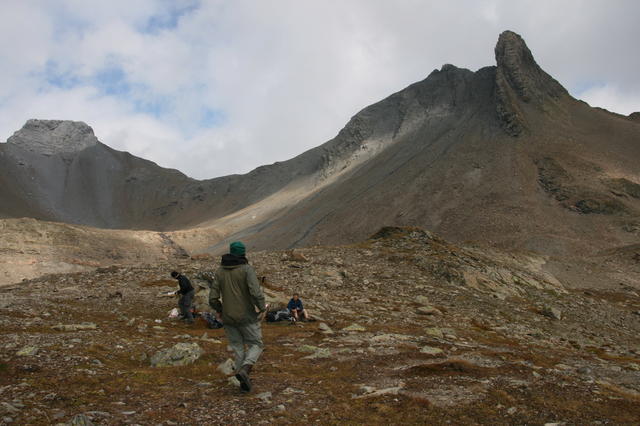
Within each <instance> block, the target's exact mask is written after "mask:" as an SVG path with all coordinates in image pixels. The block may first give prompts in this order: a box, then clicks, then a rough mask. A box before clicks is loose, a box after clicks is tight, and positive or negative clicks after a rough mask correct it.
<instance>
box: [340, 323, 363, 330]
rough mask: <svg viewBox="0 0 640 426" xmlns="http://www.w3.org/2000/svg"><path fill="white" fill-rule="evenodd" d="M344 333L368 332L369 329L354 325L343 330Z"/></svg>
mask: <svg viewBox="0 0 640 426" xmlns="http://www.w3.org/2000/svg"><path fill="white" fill-rule="evenodd" d="M342 331H367V329H366V328H364V327H363V326H361V325H359V324H356V323H353V324H351V325H350V326H348V327H345V328H343V329H342Z"/></svg>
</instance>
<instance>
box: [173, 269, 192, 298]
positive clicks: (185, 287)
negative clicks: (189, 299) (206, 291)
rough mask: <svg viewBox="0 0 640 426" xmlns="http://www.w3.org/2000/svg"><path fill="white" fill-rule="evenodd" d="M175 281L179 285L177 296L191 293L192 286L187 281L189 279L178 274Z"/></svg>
mask: <svg viewBox="0 0 640 426" xmlns="http://www.w3.org/2000/svg"><path fill="white" fill-rule="evenodd" d="M176 279H177V280H178V284H179V285H180V290H178V294H187V293H189V292H190V291H193V286H192V285H191V281H189V278H187V277H185V276H184V275H182V274H180V275H178V277H177V278H176Z"/></svg>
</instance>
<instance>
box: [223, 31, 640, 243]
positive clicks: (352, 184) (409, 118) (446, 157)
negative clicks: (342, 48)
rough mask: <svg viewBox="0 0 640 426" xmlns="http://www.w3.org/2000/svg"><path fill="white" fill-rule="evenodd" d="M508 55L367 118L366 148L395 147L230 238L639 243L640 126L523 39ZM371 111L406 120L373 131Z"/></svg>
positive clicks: (443, 76)
mask: <svg viewBox="0 0 640 426" xmlns="http://www.w3.org/2000/svg"><path fill="white" fill-rule="evenodd" d="M496 62H497V65H496V66H495V67H487V68H483V69H480V70H478V71H477V72H475V73H474V72H471V71H468V70H464V69H458V68H456V67H454V66H451V65H445V66H444V67H443V68H442V69H441V70H439V71H434V72H433V73H432V74H431V75H430V76H429V77H428V78H427V79H425V80H424V81H422V82H419V83H416V84H414V85H412V86H409V87H408V88H406V89H404V90H403V91H401V92H398V93H396V94H394V95H392V96H391V97H389V98H387V99H385V100H383V101H381V102H380V103H378V104H376V105H374V106H373V107H370V108H371V109H367V110H365V111H363V112H362V113H360V114H358V115H357V116H356V117H355V118H354V120H352V123H353V122H354V121H356V120H359V121H360V123H362V126H361V128H360V133H359V134H360V135H362V138H361V139H359V144H360V147H361V149H362V150H365V151H366V150H367V148H368V146H370V145H372V144H378V146H381V147H383V149H380V150H379V152H377V154H376V155H374V156H372V157H371V158H369V159H368V160H367V161H366V162H363V163H361V164H358V165H357V166H356V167H352V168H350V169H349V170H348V171H347V172H346V173H344V174H343V175H342V176H341V177H340V179H339V180H337V181H335V182H332V183H331V184H329V185H326V186H324V187H322V188H320V189H318V190H317V191H316V192H315V193H314V194H313V195H312V196H310V197H308V198H306V199H304V200H303V201H301V202H299V203H297V204H296V205H295V206H292V207H291V208H290V209H288V210H287V211H286V212H285V213H284V214H282V215H280V216H279V217H275V218H272V219H271V220H270V221H268V222H267V223H263V224H262V225H261V226H260V227H256V228H251V229H249V230H248V231H247V230H244V231H243V232H239V233H237V234H236V235H233V236H232V237H231V239H233V238H245V239H251V240H252V241H253V242H254V244H255V245H256V246H258V247H264V246H267V245H268V244H271V245H273V244H276V245H277V246H281V247H286V246H289V245H314V244H325V243H327V242H329V243H338V242H344V241H358V240H360V239H362V238H363V237H364V236H366V235H367V234H368V233H370V232H371V230H372V229H377V228H379V227H380V226H383V225H399V226H404V225H419V226H423V227H426V228H428V229H433V230H436V231H437V232H439V233H441V234H442V235H445V236H446V237H447V238H450V239H453V240H454V241H476V242H482V243H488V244H492V245H496V246H499V247H503V248H508V249H513V248H519V249H525V250H533V251H537V252H542V253H546V254H553V255H566V254H572V255H575V254H578V253H580V255H582V254H585V253H594V252H597V251H598V250H601V249H602V248H605V247H615V246H622V245H626V244H632V243H634V242H637V239H638V236H639V235H640V226H639V224H640V199H639V198H638V197H637V195H635V194H637V191H638V190H639V189H640V186H639V185H638V182H640V162H639V161H638V160H640V126H639V125H638V122H637V121H635V120H634V119H633V116H630V117H623V116H620V115H617V114H612V113H609V112H607V111H604V110H601V109H596V108H591V107H589V106H588V105H587V104H585V103H584V102H581V101H578V100H575V99H574V98H572V97H571V96H570V95H569V94H568V93H567V91H566V90H565V89H564V88H563V87H562V86H561V85H560V84H559V83H558V82H557V81H556V80H554V79H553V78H552V77H551V76H549V75H548V74H547V73H545V72H544V71H543V70H542V69H541V68H540V67H539V66H538V65H537V64H536V62H535V60H534V58H533V56H532V54H531V52H530V50H529V49H528V48H527V46H526V44H525V43H524V41H523V40H522V38H521V37H520V36H518V35H517V34H515V33H512V32H505V33H503V34H501V36H500V39H499V41H498V44H497V46H496ZM368 110H369V111H370V110H374V111H381V114H380V115H381V116H384V117H393V119H391V118H389V119H388V121H389V122H392V123H393V126H389V127H388V128H387V129H385V130H387V132H384V131H382V132H381V131H379V130H373V129H371V127H368V126H367V122H366V120H363V119H362V117H363V116H364V117H367V112H368ZM372 121H373V122H374V123H375V122H376V121H375V119H374V120H372Z"/></svg>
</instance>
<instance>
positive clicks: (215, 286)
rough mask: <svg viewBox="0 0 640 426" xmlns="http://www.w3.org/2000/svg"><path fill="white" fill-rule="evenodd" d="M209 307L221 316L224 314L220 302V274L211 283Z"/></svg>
mask: <svg viewBox="0 0 640 426" xmlns="http://www.w3.org/2000/svg"><path fill="white" fill-rule="evenodd" d="M209 283H210V287H209V306H211V308H212V309H213V310H214V311H216V313H217V314H218V316H219V315H221V314H222V303H221V302H220V280H219V279H218V274H216V275H215V277H214V279H213V280H212V281H209Z"/></svg>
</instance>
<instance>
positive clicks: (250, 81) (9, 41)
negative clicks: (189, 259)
mask: <svg viewBox="0 0 640 426" xmlns="http://www.w3.org/2000/svg"><path fill="white" fill-rule="evenodd" d="M639 16H640V2H637V1H635V0H629V1H623V0H606V1H605V0H601V1H598V0H583V1H578V0H566V1H560V0H555V1H542V0H535V1H526V0H520V1H512V0H469V1H441V0H438V1H427V0H422V1H417V0H393V1H392V0H387V1H383V0H317V1H312V0H252V1H243V0H228V1H218V0H200V1H197V0H193V1H192V0H184V1H179V0H175V1H171V0H126V1H121V0H110V1H99V0H94V1H90V0H41V1H35V0H34V1H30V0H15V1H14V0H2V1H1V2H0V57H1V58H2V66H0V140H2V141H4V140H6V138H7V137H9V136H10V135H11V134H12V133H13V132H14V131H15V130H17V129H19V128H20V127H22V125H23V124H24V122H25V121H26V120H27V119H29V118H43V119H69V120H81V121H85V122H86V123H88V124H89V125H91V126H92V127H93V128H94V130H95V133H96V135H97V136H98V138H99V139H100V140H101V141H102V142H104V143H106V144H108V145H110V146H111V147H113V148H116V149H119V150H123V151H129V152H131V153H132V154H134V155H137V156H140V157H144V158H147V159H150V160H152V161H155V162H157V163H158V164H160V165H161V166H164V167H171V168H176V169H179V170H181V171H183V172H184V173H186V174H188V175H189V176H192V177H195V178H209V177H215V176H220V175H224V174H230V173H244V172H247V171H249V170H251V169H252V168H254V167H256V166H258V165H261V164H268V163H272V162H275V161H280V160H286V159H288V158H290V157H292V156H294V155H296V154H299V153H301V152H303V151H305V150H306V149H308V148H311V147H313V146H316V145H319V144H321V143H323V142H325V141H326V140H328V139H330V138H332V137H333V136H334V135H335V134H336V133H337V132H338V131H339V130H340V128H341V127H342V126H343V125H344V124H346V122H347V121H348V119H349V118H350V117H351V116H352V115H354V114H355V113H356V112H358V110H360V109H362V108H363V107H365V106H367V105H369V104H371V103H373V102H375V101H377V100H379V99H381V98H384V97H386V96H387V95H389V94H391V93H393V92H395V91H398V90H400V89H402V88H403V87H405V86H407V85H409V84H411V83H413V82H415V81H418V80H421V79H423V78H425V77H426V76H427V75H428V74H429V73H430V72H431V71H432V70H433V69H435V68H440V66H441V65H442V64H444V63H452V64H455V65H457V66H460V67H465V68H470V69H472V70H476V69H478V68H480V67H482V66H486V65H493V64H494V57H493V48H494V45H495V42H496V40H497V37H498V34H499V33H500V32H501V31H503V30H505V29H511V30H514V31H516V32H518V33H519V34H521V35H522V36H523V37H524V39H525V40H526V41H527V43H528V45H529V47H530V49H531V50H532V51H533V54H534V56H535V57H536V59H537V61H538V63H539V64H540V65H541V66H542V67H543V68H544V69H545V70H546V71H547V72H549V73H550V74H552V75H553V76H554V77H555V78H556V79H558V80H559V81H560V82H561V83H562V84H563V85H564V86H565V87H566V88H567V89H568V90H569V91H570V92H571V93H572V94H573V95H574V96H576V97H578V98H581V99H583V100H585V101H587V102H589V103H590V104H591V105H594V106H600V107H604V108H607V109H609V110H612V111H615V112H619V113H623V114H629V113H631V112H633V111H638V110H640V78H638V69H640V55H639V54H638V48H637V42H638V40H640V25H638V17H639Z"/></svg>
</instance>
